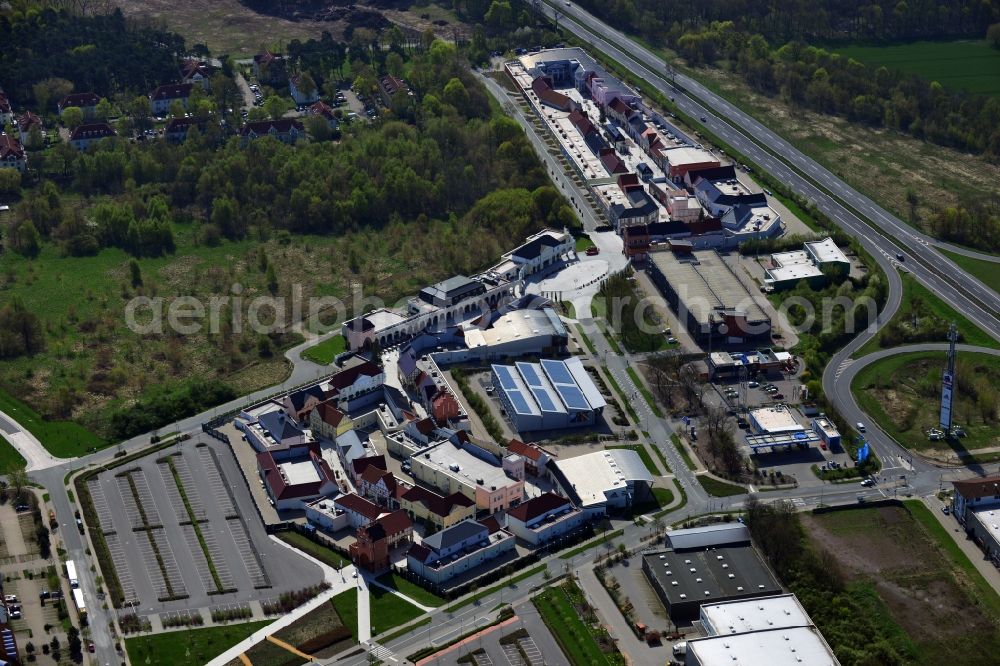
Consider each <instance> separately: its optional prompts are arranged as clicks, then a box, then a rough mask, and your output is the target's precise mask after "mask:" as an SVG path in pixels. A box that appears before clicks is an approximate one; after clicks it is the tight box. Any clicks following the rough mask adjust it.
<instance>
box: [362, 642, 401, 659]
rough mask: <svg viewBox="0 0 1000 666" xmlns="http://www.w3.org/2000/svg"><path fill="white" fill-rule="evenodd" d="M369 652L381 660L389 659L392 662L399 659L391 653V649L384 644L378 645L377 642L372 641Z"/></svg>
mask: <svg viewBox="0 0 1000 666" xmlns="http://www.w3.org/2000/svg"><path fill="white" fill-rule="evenodd" d="M369 652H370V653H371V655H372V656H373V657H375V658H376V659H379V660H381V661H391V662H393V663H395V662H397V661H399V660H398V659H396V655H395V654H393V652H392V650H390V649H389V648H387V647H386V646H384V645H379V644H378V643H372V646H371V649H370V650H369Z"/></svg>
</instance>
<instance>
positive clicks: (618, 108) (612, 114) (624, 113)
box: [604, 97, 635, 126]
mask: <svg viewBox="0 0 1000 666" xmlns="http://www.w3.org/2000/svg"><path fill="white" fill-rule="evenodd" d="M633 113H635V110H634V109H633V108H632V107H631V106H629V105H628V104H626V103H625V101H624V100H623V99H622V98H621V97H615V98H614V99H613V100H611V103H610V104H608V105H607V106H606V107H605V108H604V115H606V116H607V117H608V118H611V119H612V120H614V121H615V122H616V123H618V124H619V125H622V126H624V125H627V124H628V119H629V117H630V116H631V115H632V114H633Z"/></svg>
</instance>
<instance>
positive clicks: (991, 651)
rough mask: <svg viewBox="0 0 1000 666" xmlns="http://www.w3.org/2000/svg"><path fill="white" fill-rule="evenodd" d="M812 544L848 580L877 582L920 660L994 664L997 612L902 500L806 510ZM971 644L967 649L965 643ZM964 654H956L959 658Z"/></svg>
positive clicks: (999, 635) (998, 646) (999, 640)
mask: <svg viewBox="0 0 1000 666" xmlns="http://www.w3.org/2000/svg"><path fill="white" fill-rule="evenodd" d="M802 525H803V527H804V528H805V530H806V533H807V534H808V535H809V538H810V540H811V541H812V543H813V545H814V546H815V547H817V548H818V549H820V550H824V551H826V552H827V553H828V554H830V555H832V556H833V558H834V559H835V560H836V562H838V563H839V564H840V566H841V567H842V568H843V572H844V574H845V575H846V578H847V579H848V580H850V581H858V582H865V583H868V584H870V585H872V586H873V587H874V589H875V591H876V592H877V593H878V596H879V597H880V598H881V599H882V602H883V603H884V604H885V605H886V606H887V607H888V608H889V610H890V612H891V615H892V619H893V620H895V622H896V623H897V624H898V625H899V626H900V627H902V629H903V630H904V631H905V632H906V634H907V635H908V636H909V638H910V640H911V641H912V642H913V643H914V644H915V646H916V648H917V649H916V650H915V653H916V655H918V661H917V662H916V663H920V664H940V663H945V662H946V661H950V662H952V663H961V664H984V665H985V664H995V663H996V655H997V654H998V650H1000V629H998V624H997V618H993V617H991V616H990V615H989V611H988V610H986V609H985V608H984V607H983V605H982V603H981V600H979V599H977V598H976V596H975V595H974V594H973V593H972V589H973V587H972V583H971V581H969V580H967V579H966V578H965V574H964V573H963V572H961V571H957V570H955V569H953V568H952V567H951V566H950V565H949V562H948V561H947V560H946V558H945V556H944V553H943V552H942V551H941V547H940V546H939V545H938V543H937V541H936V540H935V538H934V537H933V536H932V535H931V534H930V533H928V532H927V531H926V530H925V528H924V527H923V526H922V525H921V524H920V523H919V522H917V520H916V519H915V518H914V517H913V516H912V515H911V514H910V513H909V511H907V509H906V508H903V507H895V506H886V507H877V508H876V507H872V508H858V509H852V510H847V511H833V512H830V513H823V514H803V515H802ZM966 648H968V649H966ZM957 655H962V656H961V658H960V659H958V660H957V661H956V660H955V657H956V656H957Z"/></svg>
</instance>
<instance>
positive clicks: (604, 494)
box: [549, 449, 653, 509]
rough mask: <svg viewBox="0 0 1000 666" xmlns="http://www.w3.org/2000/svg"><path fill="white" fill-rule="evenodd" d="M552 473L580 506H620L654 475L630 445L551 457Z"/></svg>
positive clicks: (628, 501)
mask: <svg viewBox="0 0 1000 666" xmlns="http://www.w3.org/2000/svg"><path fill="white" fill-rule="evenodd" d="M549 467H550V468H551V467H554V470H553V476H555V478H556V481H557V482H558V483H559V484H560V486H562V488H563V490H564V491H565V492H566V494H567V495H568V496H569V497H570V499H572V500H573V502H574V503H575V504H576V505H577V506H579V507H581V508H583V509H596V508H599V507H607V506H611V507H623V506H626V505H627V504H629V503H630V502H631V500H632V497H633V496H634V494H635V493H636V491H637V490H638V489H637V488H636V484H637V483H639V484H643V483H645V484H651V483H652V482H653V475H652V474H650V473H649V470H647V469H646V466H645V465H644V464H643V463H642V459H641V458H640V457H639V454H638V453H636V452H635V451H632V450H631V449H608V450H606V451H595V452H594V453H587V454H584V455H582V456H576V457H574V458H562V459H559V460H553V461H552V462H550V463H549Z"/></svg>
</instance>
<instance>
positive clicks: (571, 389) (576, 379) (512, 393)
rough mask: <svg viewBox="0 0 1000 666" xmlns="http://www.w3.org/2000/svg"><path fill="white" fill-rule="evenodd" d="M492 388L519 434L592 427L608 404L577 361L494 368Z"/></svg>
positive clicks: (554, 361)
mask: <svg viewBox="0 0 1000 666" xmlns="http://www.w3.org/2000/svg"><path fill="white" fill-rule="evenodd" d="M493 386H494V387H496V391H497V397H498V398H499V400H500V404H501V405H503V408H504V410H505V411H506V412H507V416H508V418H510V421H511V423H512V424H513V425H514V428H516V429H517V431H518V432H531V431H535V430H559V429H561V428H573V427H578V426H588V425H593V424H594V423H595V422H596V421H597V417H598V415H599V414H600V413H601V412H602V411H603V410H604V406H605V404H606V403H605V401H604V398H603V397H602V396H601V392H600V391H599V390H598V388H597V387H596V386H595V385H594V382H593V380H592V379H591V378H590V375H588V374H587V371H586V369H584V367H583V363H582V362H581V361H580V359H578V358H568V359H566V360H565V361H558V360H554V359H543V360H542V361H541V362H540V363H516V364H514V365H494V366H493Z"/></svg>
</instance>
